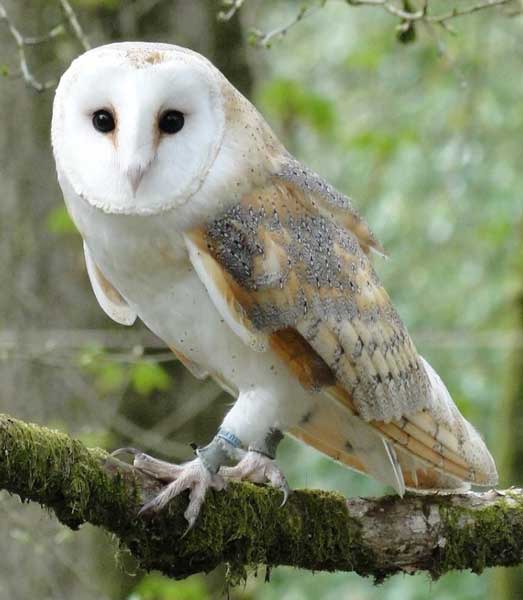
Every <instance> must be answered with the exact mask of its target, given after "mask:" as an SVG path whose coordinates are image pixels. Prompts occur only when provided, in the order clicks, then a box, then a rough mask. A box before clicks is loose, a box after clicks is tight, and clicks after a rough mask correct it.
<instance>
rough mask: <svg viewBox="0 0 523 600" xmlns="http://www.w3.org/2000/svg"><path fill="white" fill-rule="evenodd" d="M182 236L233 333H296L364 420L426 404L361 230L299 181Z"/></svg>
mask: <svg viewBox="0 0 523 600" xmlns="http://www.w3.org/2000/svg"><path fill="white" fill-rule="evenodd" d="M188 238H190V243H189V244H188V247H189V252H190V255H191V260H192V261H193V265H194V266H195V269H196V271H197V272H198V273H199V274H200V277H201V278H202V281H204V284H205V285H206V287H207V289H208V290H210V294H211V296H212V297H213V299H214V301H215V305H216V306H217V308H218V310H219V311H220V312H221V314H222V316H223V317H224V319H225V320H226V321H227V322H231V320H232V325H231V327H232V328H233V329H235V330H239V335H240V337H242V338H243V339H247V340H251V338H252V336H255V338H256V335H257V336H263V337H264V338H265V337H268V339H269V341H270V343H271V345H272V346H274V345H275V344H278V345H281V343H280V342H281V339H282V336H283V335H284V333H283V332H286V331H288V330H291V331H294V332H296V334H299V336H301V338H303V340H304V341H305V343H306V344H307V345H308V347H310V348H311V349H312V351H313V352H312V355H314V357H315V358H314V359H313V358H312V357H311V354H310V353H309V355H308V356H309V358H310V360H311V361H313V360H315V361H316V363H317V361H318V358H319V359H320V360H321V361H322V362H323V363H324V365H326V367H327V370H328V371H329V373H330V375H331V377H332V375H333V376H334V378H335V379H336V380H337V381H338V382H339V383H340V384H341V385H342V386H343V387H344V388H345V389H346V390H347V392H348V393H349V394H350V395H351V397H352V399H353V402H354V405H355V407H356V409H357V411H358V413H359V414H360V415H361V416H362V417H363V418H364V419H365V420H372V419H378V420H381V421H390V420H391V419H395V418H401V417H402V416H403V415H405V414H411V413H414V412H416V411H418V410H420V409H421V408H423V407H424V406H425V405H426V404H427V402H428V400H429V391H428V387H429V383H428V378H427V375H426V373H425V371H424V370H423V368H422V367H421V365H420V361H419V358H418V355H417V352H416V350H415V348H414V345H413V343H412V341H411V340H410V337H409V336H408V334H407V332H406V330H405V328H404V326H403V324H402V322H401V320H400V318H399V316H398V315H397V313H396V311H395V309H394V308H393V306H392V304H391V302H390V299H389V297H388V295H387V293H386V292H385V290H384V289H383V287H382V285H381V283H380V281H379V279H378V277H377V275H376V274H375V272H374V269H373V267H372V265H371V263H370V260H369V258H368V256H367V255H366V254H365V252H364V251H363V250H362V247H361V245H360V242H359V240H358V237H357V236H356V234H354V233H353V232H352V231H351V230H350V229H347V228H345V227H343V226H341V225H340V224H338V223H337V222H336V221H335V220H332V219H330V218H328V217H327V216H325V215H323V214H321V213H319V212H318V211H315V210H314V207H312V206H311V205H310V204H309V203H308V201H307V200H304V197H303V193H302V192H300V191H299V190H298V189H296V188H294V187H289V186H288V185H286V184H285V183H282V182H279V181H273V182H272V183H270V184H268V185H267V186H266V187H265V188H263V189H258V190H255V191H253V192H252V193H250V194H247V195H245V196H244V197H243V198H242V200H241V201H240V202H239V203H238V204H236V205H234V206H232V207H230V208H229V209H227V210H225V211H224V212H223V213H222V214H220V215H218V216H217V217H216V218H214V220H213V221H212V222H210V223H208V224H207V225H206V226H205V227H203V228H200V229H198V230H193V231H192V232H190V234H188ZM195 248H197V249H198V256H197V257H196V258H195ZM205 265H206V266H205ZM202 269H203V273H202ZM218 280H219V283H217V282H218ZM209 281H211V282H214V283H211V284H209ZM211 288H212V289H211ZM220 290H221V291H220ZM224 307H225V308H224ZM294 337H295V336H294ZM248 343H250V345H252V341H250V342H248ZM302 356H305V354H304V353H303V352H302ZM304 360H305V359H302V358H300V360H299V361H295V367H294V368H295V370H296V369H303V368H304ZM307 360H309V359H307ZM305 363H306V361H305ZM311 372H318V368H317V365H315V366H314V368H313V369H312V371H311ZM296 374H297V376H299V377H300V376H301V375H303V374H298V373H296ZM322 377H323V379H325V377H324V376H323V375H322ZM300 380H301V379H300ZM324 384H325V382H324V381H318V382H317V385H316V386H314V385H312V386H311V387H321V386H323V385H324Z"/></svg>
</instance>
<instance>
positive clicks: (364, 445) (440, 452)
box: [290, 359, 497, 495]
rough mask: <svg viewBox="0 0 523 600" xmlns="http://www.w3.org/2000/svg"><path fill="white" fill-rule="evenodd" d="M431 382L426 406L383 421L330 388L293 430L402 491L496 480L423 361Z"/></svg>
mask: <svg viewBox="0 0 523 600" xmlns="http://www.w3.org/2000/svg"><path fill="white" fill-rule="evenodd" d="M422 362H423V365H424V367H425V369H426V371H427V375H428V377H429V379H430V382H431V389H432V402H431V405H430V407H429V408H428V409H427V410H423V411H420V412H418V413H416V414H414V415H410V416H408V417H405V418H403V419H402V420H401V421H391V422H390V423H383V422H379V421H371V422H368V423H367V422H365V421H363V420H362V419H361V418H359V417H358V416H357V415H356V414H354V412H353V410H351V408H350V406H349V403H348V402H347V398H346V393H345V394H344V393H343V391H342V390H340V389H332V388H331V389H330V390H329V392H328V394H327V395H326V397H325V396H324V397H322V398H321V400H319V402H318V406H317V408H316V410H315V411H313V412H312V413H311V415H310V418H309V419H307V420H306V421H304V422H302V423H301V424H300V425H299V426H298V427H295V428H293V429H292V430H291V431H290V433H291V435H293V436H294V437H296V438H298V439H300V440H302V441H304V442H305V443H307V444H308V445H310V446H313V447H314V448H316V449H318V450H319V451H321V452H323V453H324V454H326V455H327V456H330V457H331V458H333V459H334V460H336V461H339V462H341V463H342V464H344V465H346V466H348V467H350V468H351V469H354V470H356V471H360V472H362V473H366V474H368V475H371V476H372V477H374V478H376V479H378V480H379V481H381V482H382V483H384V484H387V485H390V486H392V487H393V488H394V489H395V490H396V492H397V493H398V494H400V495H403V493H404V491H405V489H411V490H418V491H422V490H427V491H428V490H440V491H441V490H454V491H457V490H464V489H468V488H469V487H470V484H471V483H474V484H477V485H484V486H491V485H495V484H496V483H497V472H496V466H495V464H494V460H493V459H492V456H491V455H490V452H489V451H488V449H487V447H486V446H485V444H484V442H483V440H482V439H481V438H480V436H479V434H478V433H477V432H476V430H475V429H474V428H473V427H472V425H470V423H468V421H466V420H465V418H464V417H463V416H462V415H461V414H460V412H459V411H458V409H457V407H456V406H455V404H454V402H453V401H452V399H451V397H450V394H449V392H448V390H447V388H446V387H445V385H444V383H443V382H442V380H441V379H440V377H439V376H438V375H437V373H436V372H435V371H434V369H432V367H431V366H430V365H429V364H428V363H427V362H426V361H424V360H423V359H422Z"/></svg>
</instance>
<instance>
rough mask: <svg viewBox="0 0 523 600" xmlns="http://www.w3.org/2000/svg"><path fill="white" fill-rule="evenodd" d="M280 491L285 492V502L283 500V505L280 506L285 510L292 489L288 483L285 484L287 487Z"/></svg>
mask: <svg viewBox="0 0 523 600" xmlns="http://www.w3.org/2000/svg"><path fill="white" fill-rule="evenodd" d="M280 489H281V491H282V492H283V500H282V503H281V504H280V508H283V507H284V506H285V505H286V504H287V500H288V499H289V496H290V495H291V489H290V488H289V486H288V484H287V483H285V485H284V486H282V487H281V488H280Z"/></svg>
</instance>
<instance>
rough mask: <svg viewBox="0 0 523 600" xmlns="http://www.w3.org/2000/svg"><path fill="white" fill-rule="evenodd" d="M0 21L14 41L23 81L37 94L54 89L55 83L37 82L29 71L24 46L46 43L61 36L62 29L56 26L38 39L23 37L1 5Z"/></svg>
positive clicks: (52, 81) (50, 81)
mask: <svg viewBox="0 0 523 600" xmlns="http://www.w3.org/2000/svg"><path fill="white" fill-rule="evenodd" d="M0 21H4V22H5V23H6V25H7V29H8V30H9V33H10V34H11V37H12V38H13V39H14V41H15V44H16V47H17V49H18V62H19V64H20V73H21V74H22V77H23V79H24V81H25V82H26V83H27V84H28V85H29V86H30V87H32V88H33V89H34V90H36V91H37V92H43V91H45V90H48V89H50V88H52V87H54V86H55V85H56V81H54V80H49V81H45V82H42V81H39V80H38V79H37V78H36V76H35V75H34V74H33V72H32V71H31V68H30V67H29V63H28V62H27V55H26V52H25V48H26V46H32V45H35V44H40V43H43V42H47V41H49V40H51V39H53V38H55V37H57V36H58V35H61V34H62V33H63V31H64V30H63V27H62V26H60V25H58V26H56V27H54V28H53V29H51V31H49V33H47V34H45V35H44V36H41V37H38V38H37V37H24V36H23V35H22V34H21V33H20V31H19V30H18V29H17V28H16V26H15V24H14V23H13V21H12V20H11V19H10V17H9V15H8V14H7V11H6V9H5V7H4V5H3V4H2V3H0Z"/></svg>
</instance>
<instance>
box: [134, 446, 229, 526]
mask: <svg viewBox="0 0 523 600" xmlns="http://www.w3.org/2000/svg"><path fill="white" fill-rule="evenodd" d="M137 458H138V464H137ZM135 467H137V468H139V469H141V470H142V471H145V472H147V473H149V474H152V475H154V476H156V477H157V478H158V479H161V480H168V481H169V483H168V484H167V485H166V487H165V488H164V489H163V490H162V491H161V492H160V493H159V494H158V495H157V496H156V497H155V498H153V499H152V500H150V501H149V502H147V503H146V504H144V505H143V506H142V507H141V508H140V510H139V511H138V516H144V515H147V514H149V513H153V512H159V511H161V510H162V509H163V508H164V507H165V506H166V505H167V504H168V503H169V502H170V501H171V500H172V499H173V498H175V497H176V496H178V495H179V494H180V493H181V492H183V491H185V490H189V492H190V493H189V505H188V506H187V508H186V510H185V513H184V517H185V519H186V520H187V522H188V524H189V526H188V528H187V529H186V531H185V532H184V534H183V535H184V536H185V535H187V533H188V532H189V531H190V530H191V529H192V528H193V526H194V524H195V523H196V520H197V518H198V515H199V514H200V510H201V508H202V505H203V502H204V500H205V495H206V493H207V490H208V489H209V488H214V489H216V490H222V489H223V488H224V485H225V482H224V481H223V479H222V477H221V475H218V474H217V473H216V474H213V473H211V472H210V471H209V470H208V469H207V468H206V467H205V465H204V464H203V463H202V461H201V460H200V458H195V459H194V460H192V461H190V462H188V463H185V464H184V465H172V464H169V463H166V462H164V461H161V460H157V459H155V458H152V457H151V456H148V455H147V454H144V453H140V454H139V455H137V457H135Z"/></svg>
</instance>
